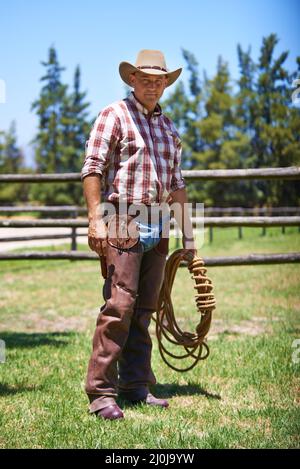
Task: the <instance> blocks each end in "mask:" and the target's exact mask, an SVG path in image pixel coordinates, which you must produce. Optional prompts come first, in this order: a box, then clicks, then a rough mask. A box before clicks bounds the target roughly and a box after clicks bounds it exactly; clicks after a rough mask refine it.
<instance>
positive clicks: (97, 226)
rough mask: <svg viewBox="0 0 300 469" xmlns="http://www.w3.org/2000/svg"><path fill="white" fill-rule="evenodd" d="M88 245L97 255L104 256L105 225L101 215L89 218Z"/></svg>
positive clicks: (105, 244)
mask: <svg viewBox="0 0 300 469" xmlns="http://www.w3.org/2000/svg"><path fill="white" fill-rule="evenodd" d="M88 242H89V247H90V248H91V250H92V251H96V253H97V254H98V255H99V256H106V246H107V226H106V224H105V222H104V220H103V219H102V218H101V217H99V216H98V217H95V218H94V217H91V218H89V231H88Z"/></svg>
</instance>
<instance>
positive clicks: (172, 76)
mask: <svg viewBox="0 0 300 469" xmlns="http://www.w3.org/2000/svg"><path fill="white" fill-rule="evenodd" d="M136 72H141V73H146V74H147V75H167V76H168V82H167V85H166V87H168V86H170V85H172V84H173V83H174V82H175V81H176V80H177V78H178V77H179V75H180V74H181V72H182V68H177V69H176V70H173V71H172V72H164V71H162V70H156V69H154V68H143V69H142V70H141V69H139V68H137V67H135V66H134V65H132V64H130V63H129V62H121V63H120V65H119V73H120V76H121V78H122V80H123V81H125V83H126V84H127V85H128V86H131V87H132V85H131V83H130V75H131V74H132V73H136Z"/></svg>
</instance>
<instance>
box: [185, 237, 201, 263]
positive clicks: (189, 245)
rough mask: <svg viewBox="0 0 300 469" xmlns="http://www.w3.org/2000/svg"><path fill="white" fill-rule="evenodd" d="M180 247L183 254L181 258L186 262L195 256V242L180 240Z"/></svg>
mask: <svg viewBox="0 0 300 469" xmlns="http://www.w3.org/2000/svg"><path fill="white" fill-rule="evenodd" d="M182 247H183V249H184V251H185V252H183V254H182V257H183V259H186V260H191V259H192V258H193V257H195V256H197V248H196V245H195V241H194V240H193V239H189V240H188V239H186V238H184V237H183V238H182Z"/></svg>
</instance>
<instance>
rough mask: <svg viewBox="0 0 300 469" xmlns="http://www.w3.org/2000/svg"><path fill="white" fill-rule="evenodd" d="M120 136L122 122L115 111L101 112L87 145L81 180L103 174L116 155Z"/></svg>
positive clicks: (106, 110)
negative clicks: (88, 176) (90, 175)
mask: <svg viewBox="0 0 300 469" xmlns="http://www.w3.org/2000/svg"><path fill="white" fill-rule="evenodd" d="M120 134H121V126H120V120H119V118H118V116H117V115H116V113H115V111H114V110H113V109H112V108H111V107H110V108H106V109H104V110H103V111H101V112H100V113H99V115H98V117H97V119H96V120H95V123H94V125H93V127H92V130H91V132H90V136H89V139H88V140H87V141H86V143H85V159H84V163H83V167H82V170H81V180H83V179H84V178H85V177H86V176H87V175H88V174H92V173H96V174H100V175H102V174H103V172H104V171H105V170H106V168H107V166H108V164H109V162H110V159H111V158H112V157H113V155H114V152H115V149H116V146H117V144H118V142H119V140H120Z"/></svg>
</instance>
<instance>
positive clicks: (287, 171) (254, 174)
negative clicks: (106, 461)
mask: <svg viewBox="0 0 300 469" xmlns="http://www.w3.org/2000/svg"><path fill="white" fill-rule="evenodd" d="M182 175H183V177H184V178H186V179H196V180H223V181H226V180H230V179H300V166H289V167H284V168H254V169H204V170H182ZM68 181H69V182H71V181H72V182H80V181H81V178H80V173H63V174H57V173H55V174H1V175H0V183H1V182H36V183H38V182H68Z"/></svg>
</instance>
